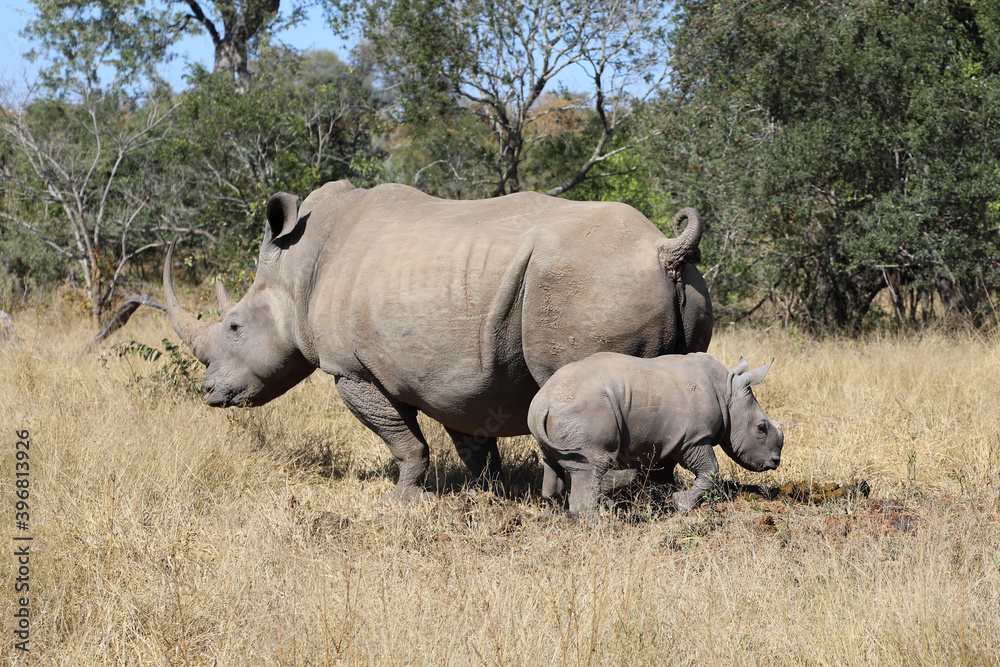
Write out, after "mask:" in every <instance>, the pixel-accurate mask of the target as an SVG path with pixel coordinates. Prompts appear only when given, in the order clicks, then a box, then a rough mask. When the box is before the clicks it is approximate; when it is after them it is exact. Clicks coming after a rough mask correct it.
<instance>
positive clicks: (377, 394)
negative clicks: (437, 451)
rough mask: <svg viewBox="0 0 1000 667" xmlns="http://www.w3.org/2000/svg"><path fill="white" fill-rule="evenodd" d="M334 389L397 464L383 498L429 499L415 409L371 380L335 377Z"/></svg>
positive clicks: (425, 449)
mask: <svg viewBox="0 0 1000 667" xmlns="http://www.w3.org/2000/svg"><path fill="white" fill-rule="evenodd" d="M337 392H338V393H339V394H340V397H341V398H342V399H343V400H344V404H345V405H346V406H347V407H348V409H349V410H350V411H351V412H352V413H354V416H355V417H357V418H358V419H359V420H360V421H361V423H362V424H364V425H365V426H367V427H368V428H370V429H371V430H372V431H374V433H375V435H377V436H378V437H380V438H382V440H383V441H384V442H385V444H386V445H388V447H389V451H391V452H392V456H393V458H395V459H396V463H397V464H398V465H399V481H398V482H397V483H396V488H395V490H394V491H393V492H391V493H390V494H388V495H387V496H386V497H385V498H383V499H382V500H384V501H394V500H404V501H414V500H431V499H433V498H434V497H435V496H434V494H433V493H430V492H428V491H425V490H424V481H425V480H426V479H427V470H428V469H429V468H430V449H429V448H428V447H427V441H426V440H425V439H424V434H423V433H421V431H420V425H419V424H418V423H417V409H416V408H414V407H412V406H409V405H404V404H402V403H400V402H399V401H396V400H395V399H393V398H392V397H390V396H389V395H387V394H386V393H385V392H384V391H383V390H382V388H381V387H380V386H378V385H377V384H375V383H373V382H365V381H363V380H354V379H351V378H347V377H338V378H337Z"/></svg>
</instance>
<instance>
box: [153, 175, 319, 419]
mask: <svg viewBox="0 0 1000 667" xmlns="http://www.w3.org/2000/svg"><path fill="white" fill-rule="evenodd" d="M267 219H268V222H267V228H266V229H265V232H264V243H263V245H262V246H261V251H260V261H259V262H258V266H257V275H256V276H255V277H254V281H253V285H252V286H251V287H250V290H249V291H248V292H247V293H246V295H244V297H243V298H242V299H241V300H240V301H239V302H236V301H234V300H233V299H232V298H231V297H230V296H229V294H228V293H227V292H226V289H225V287H223V286H222V284H221V283H217V284H216V296H217V297H218V301H219V313H220V317H221V321H220V322H215V323H211V324H210V323H208V322H203V321H201V320H198V319H196V318H195V317H193V316H192V315H191V314H190V313H188V312H187V311H185V310H184V309H183V308H182V307H181V305H180V303H179V302H178V300H177V295H176V294H175V293H174V287H173V280H172V279H171V275H170V273H171V258H172V255H173V244H171V246H170V249H169V250H168V251H167V259H166V263H165V264H164V267H163V293H164V301H165V302H166V307H167V312H168V313H169V314H170V323H171V324H172V325H173V327H174V331H176V332H177V335H179V336H180V337H181V340H183V341H184V342H185V343H186V344H187V345H188V347H190V348H191V352H192V353H193V354H194V356H195V357H197V358H198V360H199V361H200V362H201V363H203V364H205V366H206V367H207V368H206V370H205V381H204V383H203V384H202V391H203V392H204V394H205V400H206V401H207V402H208V404H209V405H213V406H216V407H229V406H240V405H248V406H249V405H263V404H264V403H267V402H268V401H270V400H271V399H273V398H277V397H278V396H280V395H282V394H283V393H285V392H286V391H288V390H289V389H291V388H292V387H293V386H295V385H296V384H298V383H299V382H301V381H302V380H303V379H304V378H305V377H306V376H308V375H309V374H310V373H311V372H312V371H313V370H314V369H315V368H314V367H313V366H312V365H311V364H310V363H309V362H308V361H306V359H305V357H304V356H303V355H302V353H301V352H300V350H299V348H298V346H297V344H296V336H295V331H296V308H295V303H294V300H293V296H292V285H291V280H290V279H289V277H288V276H286V275H283V274H282V272H281V261H280V256H281V245H286V244H287V243H288V240H287V237H289V235H291V234H293V233H294V232H295V228H296V225H297V222H298V213H297V210H296V197H294V196H293V195H289V194H287V193H279V194H277V195H274V196H273V197H271V199H270V200H269V201H268V203H267ZM283 238H285V239H286V240H285V241H281V239H283ZM279 244H280V245H279Z"/></svg>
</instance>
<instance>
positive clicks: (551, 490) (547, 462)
mask: <svg viewBox="0 0 1000 667" xmlns="http://www.w3.org/2000/svg"><path fill="white" fill-rule="evenodd" d="M566 482H567V480H566V472H565V471H564V470H563V469H562V467H561V466H560V465H559V462H558V461H557V460H556V458H555V456H554V455H553V453H552V451H551V450H550V449H549V448H548V447H544V446H543V447H542V498H544V499H545V500H547V501H549V506H548V508H546V510H545V515H546V516H550V515H552V514H554V513H555V512H556V511H558V510H561V509H563V507H564V502H565V498H563V496H564V495H565V493H566Z"/></svg>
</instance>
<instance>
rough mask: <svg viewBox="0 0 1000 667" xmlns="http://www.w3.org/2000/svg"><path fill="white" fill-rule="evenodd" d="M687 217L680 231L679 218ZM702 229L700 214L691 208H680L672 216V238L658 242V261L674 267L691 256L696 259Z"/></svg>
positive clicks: (688, 259)
mask: <svg viewBox="0 0 1000 667" xmlns="http://www.w3.org/2000/svg"><path fill="white" fill-rule="evenodd" d="M684 218H687V221H688V224H687V227H685V228H684V231H683V232H682V231H680V227H681V220H683V219H684ZM703 230H704V227H703V225H702V224H701V216H700V215H698V211H696V210H694V209H693V208H685V209H681V210H680V211H678V212H677V215H675V216H674V238H672V239H664V240H663V241H661V242H660V261H662V262H663V263H664V265H665V266H666V267H667V268H676V267H679V266H680V265H682V264H684V263H685V262H689V261H691V260H692V258H695V261H697V259H696V254H697V252H698V243H699V242H700V241H701V233H702V231H703Z"/></svg>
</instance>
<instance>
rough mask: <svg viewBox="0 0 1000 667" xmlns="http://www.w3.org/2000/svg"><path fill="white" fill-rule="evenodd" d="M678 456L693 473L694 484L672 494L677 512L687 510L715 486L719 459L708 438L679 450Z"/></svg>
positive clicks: (683, 464) (682, 463) (681, 462)
mask: <svg viewBox="0 0 1000 667" xmlns="http://www.w3.org/2000/svg"><path fill="white" fill-rule="evenodd" d="M680 458H681V460H680V464H681V465H682V466H684V467H685V468H686V469H688V470H690V471H691V472H693V473H694V484H693V485H692V486H691V488H690V489H688V490H687V491H678V492H676V493H675V494H674V496H673V497H674V505H675V506H676V507H677V511H678V512H687V511H688V510H690V509H693V508H694V506H695V505H697V504H698V501H699V500H700V499H701V497H702V496H703V495H704V494H705V493H706V492H707V491H709V490H711V489H712V487H713V486H715V478H716V476H717V475H718V474H719V461H718V459H716V458H715V450H714V449H712V443H711V442H709V441H708V440H703V441H701V442H699V443H697V444H695V445H691V446H688V447H686V448H685V449H684V451H682V452H681V457H680Z"/></svg>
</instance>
